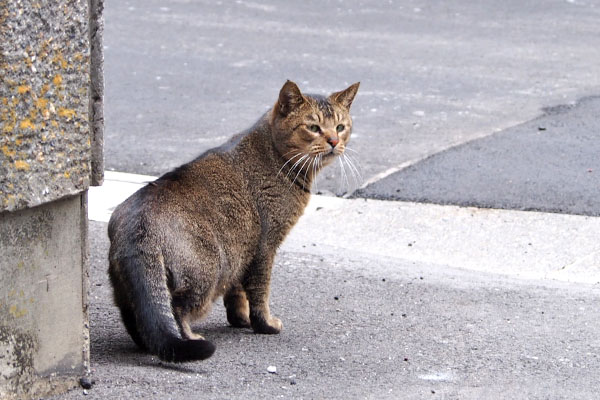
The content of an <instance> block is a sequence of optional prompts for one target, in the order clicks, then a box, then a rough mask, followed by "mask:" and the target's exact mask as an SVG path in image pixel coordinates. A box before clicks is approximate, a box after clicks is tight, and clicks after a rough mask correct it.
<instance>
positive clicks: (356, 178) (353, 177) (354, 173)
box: [342, 155, 359, 190]
mask: <svg viewBox="0 0 600 400" xmlns="http://www.w3.org/2000/svg"><path fill="white" fill-rule="evenodd" d="M342 159H343V160H344V161H345V162H346V164H347V165H348V169H349V170H350V175H352V182H353V184H354V185H353V186H352V187H349V188H348V189H349V190H352V189H354V188H355V187H358V186H359V180H358V176H357V174H356V170H355V169H354V168H353V166H352V164H351V161H350V160H348V158H347V157H346V155H344V156H343V157H342Z"/></svg>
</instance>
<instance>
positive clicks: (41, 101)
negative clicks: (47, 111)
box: [34, 97, 48, 109]
mask: <svg viewBox="0 0 600 400" xmlns="http://www.w3.org/2000/svg"><path fill="white" fill-rule="evenodd" d="M34 104H35V106H36V107H37V108H40V109H41V108H46V107H47V106H48V99H44V98H41V97H39V98H38V99H37V100H36V101H35V103H34Z"/></svg>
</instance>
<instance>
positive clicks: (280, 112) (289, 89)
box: [271, 81, 360, 170]
mask: <svg viewBox="0 0 600 400" xmlns="http://www.w3.org/2000/svg"><path fill="white" fill-rule="evenodd" d="M359 85H360V83H359V82H357V83H355V84H353V85H351V86H350V87H348V88H347V89H345V90H342V91H340V92H335V93H333V94H331V95H330V96H328V97H325V96H320V95H309V94H303V93H301V92H300V89H299V88H298V86H297V85H296V84H295V83H294V82H292V81H287V82H286V83H285V84H284V85H283V87H282V88H281V91H280V92H279V98H278V99H277V102H276V103H275V107H274V108H273V110H272V114H271V125H272V127H273V129H272V134H273V141H274V144H275V147H276V148H277V150H278V152H279V153H280V154H281V155H282V156H283V158H284V159H285V160H286V161H289V162H290V164H291V165H294V164H296V162H298V164H297V167H296V168H298V167H299V168H300V169H304V168H311V169H312V170H315V169H314V168H313V165H315V166H316V167H317V168H320V167H322V166H325V165H327V164H329V163H331V162H332V161H333V160H334V159H335V156H339V155H342V154H343V153H344V151H345V150H346V144H347V143H348V141H349V140H350V135H351V133H352V118H350V106H351V105H352V101H353V100H354V96H355V95H356V91H357V90H358V86H359ZM304 156H306V157H304ZM300 160H302V161H300Z"/></svg>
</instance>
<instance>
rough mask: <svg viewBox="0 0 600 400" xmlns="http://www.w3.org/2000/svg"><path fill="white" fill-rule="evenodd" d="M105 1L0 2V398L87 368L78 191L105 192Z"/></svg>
mask: <svg viewBox="0 0 600 400" xmlns="http://www.w3.org/2000/svg"><path fill="white" fill-rule="evenodd" d="M102 8H103V0H89V1H88V0H52V1H49V0H0V398H2V399H5V398H7V399H20V398H39V397H42V396H47V395H49V394H53V393H57V392H60V391H64V390H66V389H68V388H71V387H74V386H75V385H77V382H78V379H79V378H80V377H81V376H83V375H84V374H85V373H86V372H87V370H88V368H89V365H88V364H89V330H88V321H87V304H88V303H87V301H88V300H87V290H88V242H87V232H88V225H87V189H88V187H89V185H90V183H92V184H100V183H101V182H102V171H103V163H102V127H103V120H102V92H103V90H102V89H103V82H102V40H101V39H102V18H101V16H102Z"/></svg>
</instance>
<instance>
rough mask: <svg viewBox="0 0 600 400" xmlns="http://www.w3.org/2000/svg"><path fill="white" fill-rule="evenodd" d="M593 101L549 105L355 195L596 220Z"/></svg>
mask: <svg viewBox="0 0 600 400" xmlns="http://www.w3.org/2000/svg"><path fill="white" fill-rule="evenodd" d="M598 115H600V98H598V97H595V98H587V99H584V100H582V101H580V102H578V103H577V104H576V105H573V106H562V107H554V108H551V109H549V110H546V112H545V114H544V115H543V116H541V117H539V118H536V119H534V120H532V121H529V122H526V123H524V124H521V125H518V126H515V127H512V128H509V129H506V130H504V131H502V132H498V133H496V134H494V135H492V136H488V137H485V138H482V139H478V140H474V141H472V142H469V143H466V144H464V145H461V146H458V147H455V148H452V149H450V150H448V151H444V152H441V153H438V154H435V155H433V156H431V157H430V158H427V159H426V160H423V161H421V162H419V163H416V164H414V165H411V166H409V167H407V168H405V169H403V170H402V171H399V172H396V173H393V174H391V175H389V176H387V177H385V178H382V179H380V180H378V181H377V182H374V183H373V184H370V185H367V186H366V187H365V188H364V189H360V190H358V191H357V192H355V193H354V196H356V197H370V198H376V199H386V200H403V201H419V202H428V203H437V204H457V205H462V206H477V207H489V208H508V209H519V210H537V211H545V212H558V213H569V214H582V215H593V216H600V156H599V155H600V119H599V118H598Z"/></svg>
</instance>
